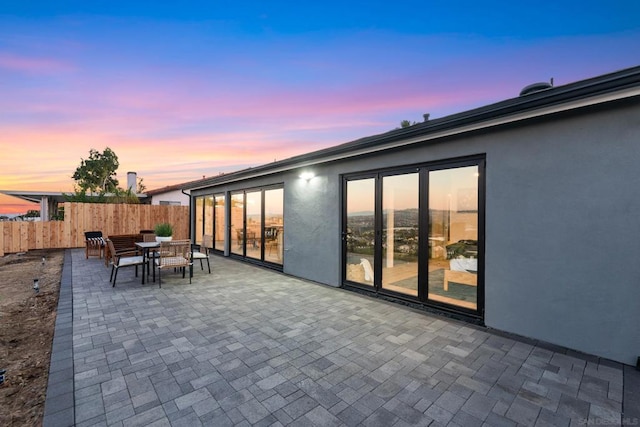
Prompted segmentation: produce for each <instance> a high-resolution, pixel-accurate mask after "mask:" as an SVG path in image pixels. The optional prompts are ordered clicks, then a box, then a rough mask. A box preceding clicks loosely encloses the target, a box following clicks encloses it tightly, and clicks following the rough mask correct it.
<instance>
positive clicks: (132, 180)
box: [127, 172, 138, 193]
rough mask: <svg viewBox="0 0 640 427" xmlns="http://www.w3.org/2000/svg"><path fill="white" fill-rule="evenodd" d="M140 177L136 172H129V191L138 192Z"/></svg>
mask: <svg viewBox="0 0 640 427" xmlns="http://www.w3.org/2000/svg"><path fill="white" fill-rule="evenodd" d="M137 181H138V176H137V174H136V173H135V172H127V189H128V190H131V191H133V192H134V193H135V192H136V189H137V188H138V185H137Z"/></svg>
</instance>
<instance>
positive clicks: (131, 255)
mask: <svg viewBox="0 0 640 427" xmlns="http://www.w3.org/2000/svg"><path fill="white" fill-rule="evenodd" d="M106 242H107V246H108V247H109V252H110V253H111V276H110V277H109V282H112V285H111V286H112V287H114V288H115V286H116V279H117V278H118V270H119V269H120V268H122V267H135V268H136V277H138V266H139V265H142V266H143V267H142V268H144V257H143V256H142V255H138V254H137V253H138V252H137V251H131V250H121V251H116V249H115V247H114V246H113V242H112V241H111V240H110V239H107V240H106Z"/></svg>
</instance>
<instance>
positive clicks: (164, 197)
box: [151, 190, 189, 206]
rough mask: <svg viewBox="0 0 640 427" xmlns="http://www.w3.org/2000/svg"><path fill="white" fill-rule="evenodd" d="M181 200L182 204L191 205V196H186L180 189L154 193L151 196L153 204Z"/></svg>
mask: <svg viewBox="0 0 640 427" xmlns="http://www.w3.org/2000/svg"><path fill="white" fill-rule="evenodd" d="M161 201H162V202H180V206H189V196H186V195H184V194H183V193H182V191H180V190H174V191H167V192H166V193H162V194H158V195H154V196H152V197H151V204H152V205H159V204H160V202H161Z"/></svg>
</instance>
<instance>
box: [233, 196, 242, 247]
mask: <svg viewBox="0 0 640 427" xmlns="http://www.w3.org/2000/svg"><path fill="white" fill-rule="evenodd" d="M231 253H234V254H238V255H244V194H243V193H239V194H232V195H231Z"/></svg>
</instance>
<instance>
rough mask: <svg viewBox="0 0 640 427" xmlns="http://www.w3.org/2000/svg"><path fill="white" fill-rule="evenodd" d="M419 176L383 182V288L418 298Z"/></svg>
mask: <svg viewBox="0 0 640 427" xmlns="http://www.w3.org/2000/svg"><path fill="white" fill-rule="evenodd" d="M418 178H419V175H418V174H417V173H409V174H403V175H394V176H385V177H383V178H382V287H383V288H384V289H388V290H390V291H394V292H399V293H403V294H407V295H412V296H414V297H417V296H418V237H419V236H418V234H419V233H418V196H419V189H418V183H419V179H418Z"/></svg>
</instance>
